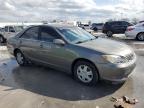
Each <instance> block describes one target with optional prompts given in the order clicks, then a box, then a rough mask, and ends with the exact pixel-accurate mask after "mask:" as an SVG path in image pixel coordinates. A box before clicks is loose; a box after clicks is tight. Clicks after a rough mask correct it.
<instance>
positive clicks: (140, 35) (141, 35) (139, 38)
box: [136, 33, 144, 41]
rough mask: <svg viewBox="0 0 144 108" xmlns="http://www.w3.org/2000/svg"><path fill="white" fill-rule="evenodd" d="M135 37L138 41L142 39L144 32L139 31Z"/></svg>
mask: <svg viewBox="0 0 144 108" xmlns="http://www.w3.org/2000/svg"><path fill="white" fill-rule="evenodd" d="M136 38H137V40H139V41H144V33H139V34H138V35H137V37H136Z"/></svg>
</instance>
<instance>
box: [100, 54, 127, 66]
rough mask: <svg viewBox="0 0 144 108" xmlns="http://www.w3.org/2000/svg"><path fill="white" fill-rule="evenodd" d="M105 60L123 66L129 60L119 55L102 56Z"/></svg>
mask: <svg viewBox="0 0 144 108" xmlns="http://www.w3.org/2000/svg"><path fill="white" fill-rule="evenodd" d="M102 57H103V59H104V60H106V61H107V62H110V63H114V64H121V63H126V62H127V60H126V59H125V58H124V57H122V56H117V55H102Z"/></svg>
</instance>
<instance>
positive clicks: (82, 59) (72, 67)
mask: <svg viewBox="0 0 144 108" xmlns="http://www.w3.org/2000/svg"><path fill="white" fill-rule="evenodd" d="M78 61H86V62H89V63H91V64H92V65H94V66H95V68H96V70H97V72H98V76H99V77H100V74H99V71H98V68H97V67H96V65H95V64H94V63H93V62H92V61H90V60H88V59H84V58H78V59H76V60H74V61H73V63H72V66H71V71H72V74H74V73H73V69H74V65H75V64H76V63H77V62H78Z"/></svg>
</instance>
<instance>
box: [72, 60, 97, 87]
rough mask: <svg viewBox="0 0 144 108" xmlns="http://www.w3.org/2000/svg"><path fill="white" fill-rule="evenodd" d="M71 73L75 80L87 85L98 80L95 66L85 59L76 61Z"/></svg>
mask: <svg viewBox="0 0 144 108" xmlns="http://www.w3.org/2000/svg"><path fill="white" fill-rule="evenodd" d="M73 73H74V77H75V79H76V80H78V81H80V82H82V83H83V84H85V85H88V86H91V85H96V84H97V82H98V81H99V74H98V71H97V69H96V67H95V66H94V65H93V64H92V63H90V62H87V61H78V62H76V64H75V65H74V69H73Z"/></svg>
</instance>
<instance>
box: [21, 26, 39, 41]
mask: <svg viewBox="0 0 144 108" xmlns="http://www.w3.org/2000/svg"><path fill="white" fill-rule="evenodd" d="M38 31H39V27H32V28H30V29H28V30H27V31H26V32H25V33H24V34H23V35H22V38H25V39H35V40H37V39H38Z"/></svg>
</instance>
